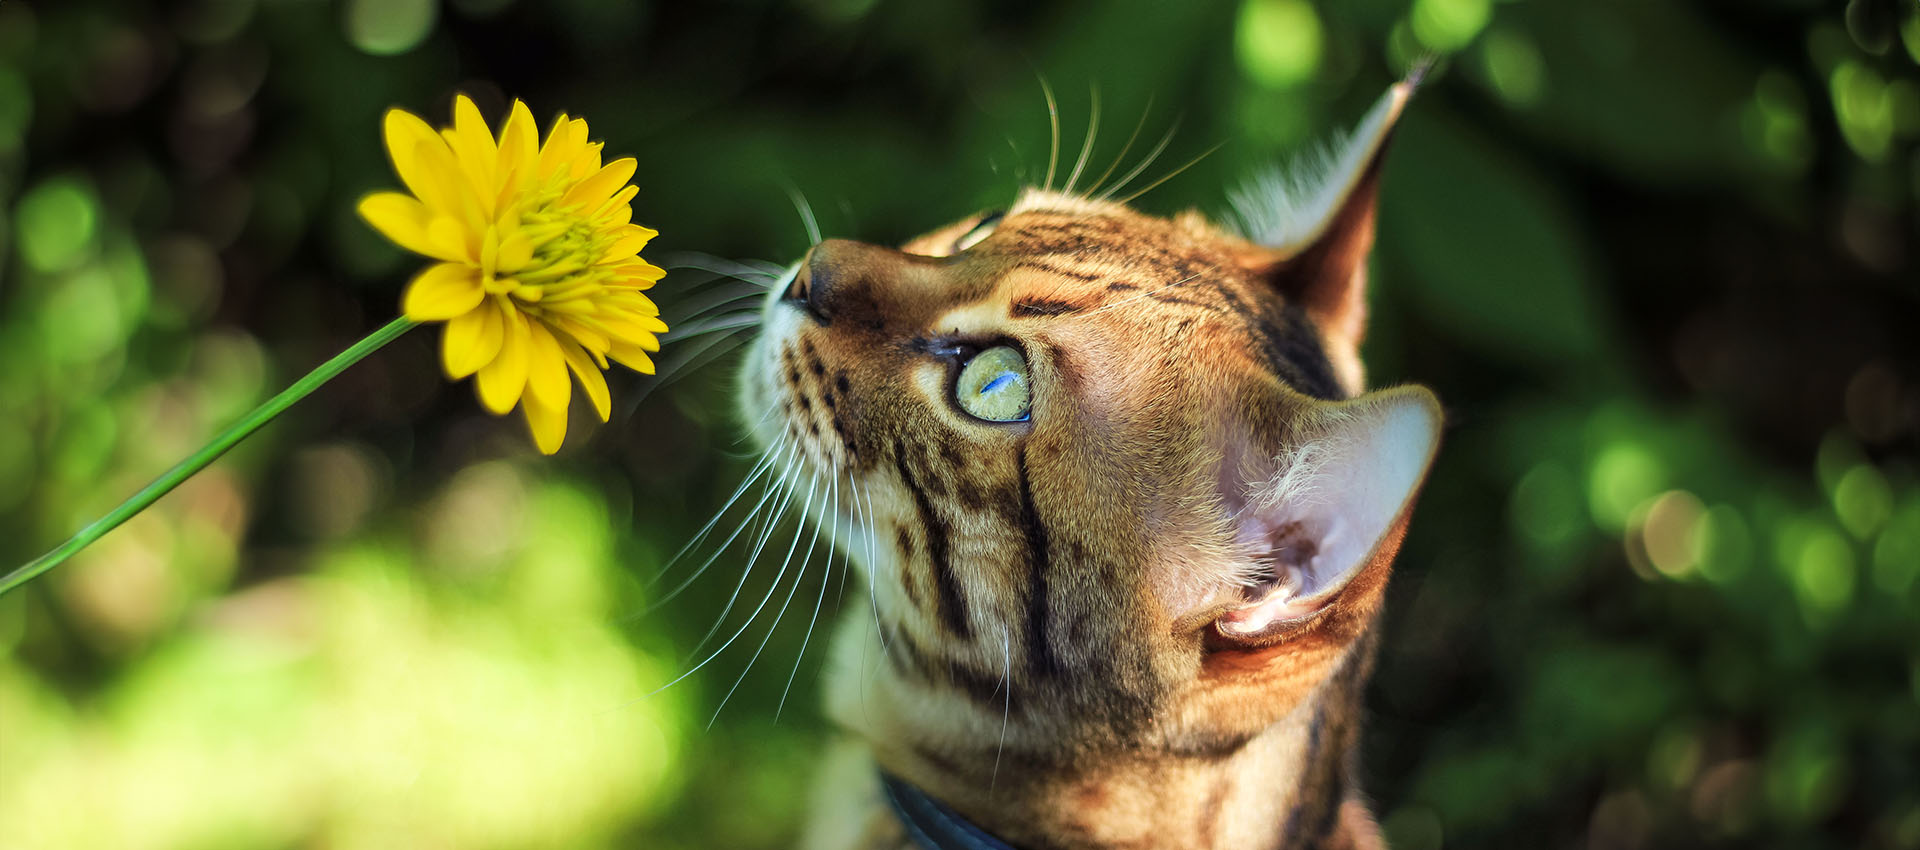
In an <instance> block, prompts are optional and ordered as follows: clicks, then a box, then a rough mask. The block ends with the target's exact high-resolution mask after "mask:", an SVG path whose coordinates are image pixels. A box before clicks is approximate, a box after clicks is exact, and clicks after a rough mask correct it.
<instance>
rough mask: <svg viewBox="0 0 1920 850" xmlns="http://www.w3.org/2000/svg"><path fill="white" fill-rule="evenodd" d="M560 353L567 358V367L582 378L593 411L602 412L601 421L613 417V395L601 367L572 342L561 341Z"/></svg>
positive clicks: (582, 385) (582, 387)
mask: <svg viewBox="0 0 1920 850" xmlns="http://www.w3.org/2000/svg"><path fill="white" fill-rule="evenodd" d="M560 353H561V354H562V355H565V356H566V358H567V368H569V369H572V370H573V374H574V375H575V376H576V377H578V378H579V379H580V388H581V389H584V390H586V391H587V399H588V400H590V401H592V402H593V412H595V413H598V414H600V421H602V422H605V421H607V420H608V419H610V418H612V416H613V397H612V396H610V395H609V394H608V393H607V378H606V376H605V375H602V374H600V367H599V366H598V365H596V364H595V363H594V362H593V359H592V358H590V357H588V356H587V352H586V351H585V350H583V349H581V348H580V346H578V345H576V344H574V343H572V342H569V341H565V340H563V341H561V343H560Z"/></svg>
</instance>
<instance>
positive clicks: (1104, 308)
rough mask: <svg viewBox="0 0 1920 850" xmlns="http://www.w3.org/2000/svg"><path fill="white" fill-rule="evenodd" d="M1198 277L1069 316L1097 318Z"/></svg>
mask: <svg viewBox="0 0 1920 850" xmlns="http://www.w3.org/2000/svg"><path fill="white" fill-rule="evenodd" d="M1199 277H1200V275H1199V274H1198V273H1195V274H1190V275H1188V276H1186V277H1183V278H1181V279H1179V280H1176V281H1174V282H1172V283H1169V284H1166V285H1165V286H1159V287H1155V288H1153V289H1149V290H1147V291H1145V292H1142V293H1140V294H1139V295H1131V296H1128V297H1126V298H1122V299H1120V300H1118V301H1114V302H1112V303H1109V304H1102V305H1100V306H1099V307H1095V308H1094V309H1092V310H1088V311H1086V312H1085V313H1072V314H1069V315H1071V316H1072V317H1073V318H1076V319H1084V318H1087V317H1089V316H1098V315H1100V314H1101V313H1104V312H1106V311H1108V310H1111V309H1113V308H1115V307H1122V306H1125V305H1127V304H1132V303H1133V302H1135V301H1138V300H1140V299H1142V298H1151V297H1153V296H1155V295H1158V294H1160V293H1162V292H1165V291H1167V290H1169V289H1172V288H1174V287H1176V286H1182V285H1185V284H1188V283H1192V282H1193V281H1194V280H1196V279H1198V278H1199Z"/></svg>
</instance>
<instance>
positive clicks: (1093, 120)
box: [1062, 85, 1100, 195]
mask: <svg viewBox="0 0 1920 850" xmlns="http://www.w3.org/2000/svg"><path fill="white" fill-rule="evenodd" d="M1090 96H1091V99H1092V101H1093V107H1092V111H1093V114H1092V117H1090V118H1088V119H1087V138H1086V141H1084V142H1082V143H1081V144H1080V157H1079V158H1078V159H1075V160H1074V161H1073V172H1072V173H1071V174H1068V175H1067V188H1066V189H1064V190H1062V191H1064V192H1066V193H1067V194H1069V195H1071V194H1073V184H1075V183H1078V182H1080V171H1081V169H1084V168H1086V167H1087V158H1088V157H1090V156H1092V155H1093V140H1094V137H1096V136H1098V135H1099V134H1100V86H1098V85H1092V86H1091V87H1090Z"/></svg>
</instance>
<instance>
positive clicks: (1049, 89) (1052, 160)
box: [1039, 74, 1060, 192]
mask: <svg viewBox="0 0 1920 850" xmlns="http://www.w3.org/2000/svg"><path fill="white" fill-rule="evenodd" d="M1039 77H1040V93H1041V94H1044V95H1046V97H1047V126H1048V127H1049V128H1051V130H1050V134H1049V136H1048V138H1049V139H1050V141H1049V142H1048V143H1047V182H1046V183H1045V185H1044V186H1043V187H1042V188H1045V189H1046V190H1047V191H1049V192H1051V191H1053V170H1054V167H1055V166H1057V165H1059V164H1060V104H1059V102H1057V101H1055V100H1054V99H1053V86H1051V85H1048V84H1047V75H1045V74H1040V75H1039Z"/></svg>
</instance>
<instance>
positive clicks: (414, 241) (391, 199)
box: [358, 192, 461, 260]
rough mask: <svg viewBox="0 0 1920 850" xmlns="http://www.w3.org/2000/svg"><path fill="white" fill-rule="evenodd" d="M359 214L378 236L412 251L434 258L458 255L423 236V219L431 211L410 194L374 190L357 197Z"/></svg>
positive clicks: (449, 257)
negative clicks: (451, 254)
mask: <svg viewBox="0 0 1920 850" xmlns="http://www.w3.org/2000/svg"><path fill="white" fill-rule="evenodd" d="M358 209H359V211H360V217H361V218H364V219H366V220H367V223H368V224H371V225H373V229H375V230H378V231H380V234H381V235H382V236H385V237H387V238H388V239H391V240H393V242H394V244H396V245H399V246H400V247H402V248H405V249H407V250H409V251H412V252H414V253H416V254H425V255H426V256H429V257H432V258H434V259H436V260H458V259H461V258H460V257H458V256H448V254H447V252H446V251H444V250H442V249H441V248H440V247H439V246H438V245H436V244H434V242H433V240H432V239H431V238H429V236H428V235H427V222H428V221H429V220H431V219H432V217H433V214H432V213H431V212H428V210H427V206H426V205H425V204H422V203H420V201H418V200H417V199H415V198H414V197H413V196H411V195H403V194H401V193H399V192H375V193H373V194H371V195H368V196H366V197H364V198H361V199H360V206H359V208H358Z"/></svg>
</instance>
